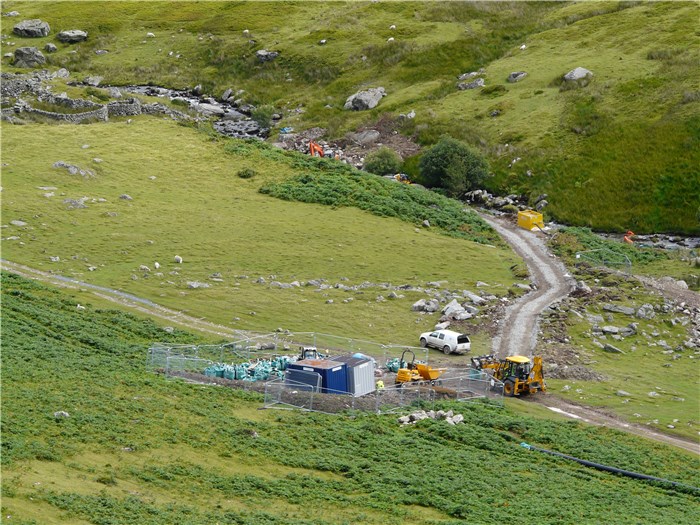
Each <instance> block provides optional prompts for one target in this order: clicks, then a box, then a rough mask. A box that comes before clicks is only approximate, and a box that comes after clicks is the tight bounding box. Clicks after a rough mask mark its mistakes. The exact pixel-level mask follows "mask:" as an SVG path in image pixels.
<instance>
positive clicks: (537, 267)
mask: <svg viewBox="0 0 700 525" xmlns="http://www.w3.org/2000/svg"><path fill="white" fill-rule="evenodd" d="M481 217H482V218H483V219H484V220H485V221H486V222H488V223H489V224H490V225H491V227H492V228H494V229H495V230H496V231H497V232H498V233H499V234H500V235H501V237H503V238H504V239H505V240H506V242H507V243H508V244H510V246H511V247H512V248H513V250H514V251H515V253H517V254H518V255H519V256H520V257H522V258H523V260H524V261H525V264H527V268H528V271H529V272H530V279H531V281H532V283H533V284H534V285H535V286H536V289H535V290H533V291H532V292H529V293H527V294H526V295H524V296H522V297H520V298H519V299H518V300H517V301H516V302H515V303H513V304H512V305H511V306H509V307H508V308H507V309H506V315H505V318H504V319H503V321H502V323H501V330H500V333H499V335H498V336H496V337H495V338H494V340H493V353H494V354H495V355H497V356H500V357H507V356H509V355H527V356H531V355H532V354H533V351H534V349H535V345H536V343H537V331H538V330H537V327H538V320H539V315H540V314H541V313H542V310H544V309H545V308H546V307H547V306H548V305H550V304H551V303H553V302H554V301H557V300H559V299H561V298H563V297H566V296H567V295H568V294H569V292H570V291H571V289H572V288H573V286H574V284H575V283H574V281H573V279H572V278H571V277H570V276H569V275H568V274H567V273H566V268H564V265H563V264H561V262H559V260H558V259H556V258H555V257H553V256H552V255H550V254H549V252H548V251H547V248H546V246H545V244H544V242H543V241H542V239H541V238H540V237H541V236H542V235H543V234H542V233H539V232H538V233H535V232H528V231H526V230H523V229H522V228H518V227H517V226H515V225H513V224H512V223H510V222H508V221H507V220H504V219H496V218H494V217H491V216H489V215H485V214H482V215H481Z"/></svg>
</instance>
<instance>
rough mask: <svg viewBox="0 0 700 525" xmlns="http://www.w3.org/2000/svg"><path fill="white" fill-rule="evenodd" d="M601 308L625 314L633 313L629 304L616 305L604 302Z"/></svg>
mask: <svg viewBox="0 0 700 525" xmlns="http://www.w3.org/2000/svg"><path fill="white" fill-rule="evenodd" d="M603 310H605V311H606V312H615V313H619V314H625V315H634V313H635V310H634V308H631V307H629V306H618V305H616V304H604V305H603Z"/></svg>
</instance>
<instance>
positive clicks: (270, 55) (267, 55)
mask: <svg viewBox="0 0 700 525" xmlns="http://www.w3.org/2000/svg"><path fill="white" fill-rule="evenodd" d="M279 54H280V53H279V51H268V50H267V49H259V50H258V51H256V52H255V57H256V58H257V59H258V60H259V61H260V62H270V61H272V60H274V59H275V58H277V57H278V56H279Z"/></svg>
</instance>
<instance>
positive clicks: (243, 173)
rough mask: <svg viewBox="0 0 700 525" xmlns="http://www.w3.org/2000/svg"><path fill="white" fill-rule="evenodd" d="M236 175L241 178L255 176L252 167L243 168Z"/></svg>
mask: <svg viewBox="0 0 700 525" xmlns="http://www.w3.org/2000/svg"><path fill="white" fill-rule="evenodd" d="M238 176H239V177H240V178H242V179H252V178H253V177H255V170H254V169H253V168H243V169H242V170H239V172H238Z"/></svg>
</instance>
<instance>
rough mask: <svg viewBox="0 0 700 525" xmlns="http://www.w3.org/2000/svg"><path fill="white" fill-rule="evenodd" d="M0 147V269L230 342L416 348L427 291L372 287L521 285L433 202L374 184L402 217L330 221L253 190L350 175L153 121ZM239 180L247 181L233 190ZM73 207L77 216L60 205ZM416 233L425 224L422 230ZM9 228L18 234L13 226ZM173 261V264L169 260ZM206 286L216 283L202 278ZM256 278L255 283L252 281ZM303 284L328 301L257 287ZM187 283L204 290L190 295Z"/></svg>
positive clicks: (20, 131)
mask: <svg viewBox="0 0 700 525" xmlns="http://www.w3.org/2000/svg"><path fill="white" fill-rule="evenodd" d="M2 141H3V163H4V164H5V166H4V167H3V186H4V188H3V224H6V225H7V226H8V227H7V228H6V229H5V230H4V232H3V236H4V239H5V240H3V257H4V258H6V259H8V260H10V261H14V262H19V263H23V264H27V265H29V266H31V267H34V268H39V269H43V270H47V271H53V272H57V273H60V274H61V275H65V276H67V277H73V278H76V279H78V280H82V281H87V282H90V283H92V284H97V285H101V286H108V287H110V288H116V289H119V290H122V291H125V292H129V293H133V294H135V295H138V296H142V297H147V298H149V299H151V300H153V301H155V302H157V303H159V304H162V305H164V306H168V307H172V308H176V309H179V310H181V311H184V312H186V313H188V314H190V315H194V316H196V317H205V318H207V319H208V320H210V321H213V322H216V323H220V324H225V325H227V326H230V327H232V328H239V329H248V330H274V329H276V328H278V327H280V326H281V327H283V328H286V329H290V330H293V331H317V332H325V333H331V334H338V335H343V336H347V337H355V338H361V339H370V340H376V341H381V342H385V343H388V342H401V343H403V344H415V343H416V342H417V340H416V334H418V333H420V332H421V331H424V330H428V329H431V328H432V326H433V325H434V324H435V323H436V322H437V320H436V318H435V317H434V316H419V315H418V314H417V313H416V312H412V311H411V304H412V303H413V302H415V301H417V300H418V299H420V298H423V297H426V295H425V293H424V292H421V291H410V290H407V291H402V292H401V294H402V295H403V297H402V298H397V299H394V300H386V301H381V300H380V301H378V300H377V298H378V297H379V296H380V295H382V296H384V297H386V296H387V295H388V293H389V290H388V289H387V288H385V287H384V286H383V285H384V284H386V285H389V284H391V285H394V286H397V285H402V284H408V285H411V286H413V287H416V288H425V287H426V285H427V283H428V282H432V281H444V282H443V287H445V288H448V289H450V290H464V289H473V290H476V288H475V283H476V281H478V280H480V281H484V282H486V283H489V284H491V285H492V287H491V288H490V289H489V291H490V292H492V293H495V294H497V295H505V294H506V293H507V291H508V288H509V287H510V285H511V284H512V283H513V282H515V281H516V280H518V279H516V278H515V277H514V275H513V273H512V271H511V267H513V266H514V265H516V264H517V262H518V261H517V259H516V258H515V256H514V255H513V254H512V252H510V251H509V250H507V249H506V248H503V247H502V245H500V244H499V246H498V247H495V246H493V245H490V244H488V243H491V242H493V243H499V242H500V241H498V240H497V239H496V238H495V237H494V232H493V230H491V229H490V228H488V227H487V226H485V225H484V223H483V222H481V221H480V220H477V219H476V218H474V216H473V214H471V213H466V212H463V211H462V207H461V206H459V205H458V204H457V203H455V202H454V201H448V200H447V199H445V198H442V197H440V196H438V195H434V194H432V193H428V192H425V191H422V192H421V191H420V190H418V189H416V188H408V187H405V186H403V185H401V186H400V185H398V184H396V183H393V182H391V181H386V180H383V179H380V178H378V177H374V176H371V177H372V180H373V184H374V190H373V192H374V195H375V196H376V197H379V195H381V194H385V199H387V200H385V201H383V202H386V203H389V204H390V205H392V206H394V209H396V210H398V211H397V215H398V217H391V218H387V217H380V216H376V215H374V214H373V213H371V212H370V211H362V210H360V209H358V208H357V207H354V206H352V203H349V204H350V205H346V206H337V207H330V206H323V205H320V204H305V203H297V202H288V201H285V200H282V199H277V198H274V197H271V196H268V195H264V194H262V193H260V192H259V189H260V187H261V186H263V185H265V184H268V185H273V184H275V183H280V182H282V181H284V180H285V179H287V178H289V177H291V176H292V175H294V174H307V175H308V176H310V177H316V178H319V179H323V177H327V178H340V179H345V178H347V179H348V180H350V179H352V178H353V177H355V176H353V175H352V173H353V171H352V170H349V169H346V168H344V167H342V165H338V164H336V163H334V162H329V161H325V160H323V159H316V160H314V159H310V158H309V157H308V156H304V155H301V154H298V153H293V154H292V153H288V154H283V153H282V152H280V151H279V150H276V149H274V148H271V147H260V146H256V145H253V144H245V143H242V142H240V141H235V140H232V139H224V138H223V137H219V136H216V135H210V134H207V133H203V132H198V131H197V130H196V129H194V128H192V127H188V126H179V125H177V124H176V123H175V122H173V121H171V120H162V119H157V118H152V117H140V118H136V119H134V120H133V121H132V122H131V123H130V124H128V123H127V122H126V121H121V122H109V123H103V124H92V125H81V126H67V125H66V126H56V125H29V126H4V127H3V136H2ZM86 145H87V146H89V147H88V148H83V146H86ZM38 151H41V154H40V155H35V154H34V152H38ZM95 158H97V159H101V162H95V160H94V159H95ZM57 161H64V162H66V163H69V164H72V165H76V166H78V167H80V168H83V169H90V170H92V171H93V172H94V177H90V176H87V177H82V176H80V175H78V174H76V175H71V174H70V173H69V172H68V170H66V169H65V168H55V167H53V165H54V163H55V162H57ZM248 167H254V169H255V170H256V172H257V175H256V176H255V177H253V178H250V179H242V178H240V177H238V176H237V173H238V171H240V170H241V169H243V168H248ZM328 170H330V171H328ZM334 170H335V171H334ZM338 170H340V171H338ZM357 177H359V179H358V180H361V179H362V177H363V176H362V175H360V174H358V175H357ZM364 177H365V178H367V177H370V176H369V175H366V174H365V175H364ZM41 188H55V189H53V190H51V189H48V190H47V189H41ZM382 188H384V189H383V190H382ZM389 190H391V191H389ZM397 192H398V193H397ZM46 195H50V196H49V197H47V196H46ZM51 195H52V196H51ZM122 195H128V196H129V197H131V199H132V200H126V199H122V198H120V196H122ZM83 197H85V199H84V206H85V207H84V208H74V209H71V206H72V204H71V203H70V202H68V203H67V202H66V200H67V199H68V200H70V199H72V200H73V201H79V200H81V199H83ZM412 199H413V200H412ZM416 199H418V200H416ZM421 199H422V200H421ZM416 202H422V203H423V205H424V207H425V210H426V211H425V215H424V216H421V215H420V214H419V215H410V214H409V213H408V212H407V211H405V210H404V208H406V209H409V210H414V211H415V209H417V204H415V203H416ZM392 203H393V204H392ZM431 206H432V207H431ZM435 207H437V208H440V209H439V210H438V209H435ZM376 213H382V212H381V209H379V210H378V211H377V212H376ZM416 213H420V212H416ZM383 215H386V213H383ZM399 217H404V218H406V220H402V219H401V218H399ZM423 219H430V220H431V221H432V222H433V223H434V226H433V227H431V228H424V227H423V226H421V222H422V220H423ZM18 220H19V221H23V222H24V223H26V225H24V226H15V225H13V224H11V222H12V221H18ZM441 220H443V222H444V226H445V228H443V229H442V230H441V229H440V227H439V226H440V224H441V222H440V221H441ZM468 221H472V222H473V224H472V223H470V222H468ZM459 236H462V237H465V236H466V237H468V238H476V239H478V240H481V241H482V242H481V243H477V242H473V241H469V240H466V239H464V238H460V237H459ZM176 255H179V256H180V257H182V258H183V260H184V262H183V263H182V264H176V263H175V262H174V257H175V256H176ZM51 257H58V258H59V260H58V261H55V262H52V260H51ZM156 261H158V262H159V263H160V265H161V268H160V270H156V268H155V266H154V263H155V262H156ZM141 265H145V266H147V267H149V269H150V271H144V270H140V269H139V268H140V266H141ZM90 268H92V270H90ZM214 274H220V275H219V276H218V277H216V278H217V279H221V280H211V277H212V275H214ZM261 276H262V277H264V278H265V280H266V283H265V284H260V283H257V282H255V281H256V280H257V279H258V278H259V277H261ZM312 279H325V280H326V282H327V284H329V285H330V288H328V289H326V290H318V287H317V286H313V287H305V286H302V287H299V288H290V289H282V288H274V287H270V285H269V283H270V282H271V281H275V280H276V281H278V282H282V283H291V282H293V281H302V282H303V281H309V280H312ZM190 282H203V283H207V284H209V285H211V286H210V287H209V288H207V289H202V288H199V289H192V288H190V287H189V285H188V283H190ZM364 282H368V283H370V285H369V286H368V287H366V288H364V289H360V290H356V291H343V290H342V289H339V288H334V287H333V286H334V285H335V284H338V283H340V284H343V285H345V286H353V285H359V284H361V283H364ZM346 299H352V301H350V302H344V300H346ZM329 300H333V304H328V303H327V301H329ZM252 312H255V313H254V314H253V313H252Z"/></svg>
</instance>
